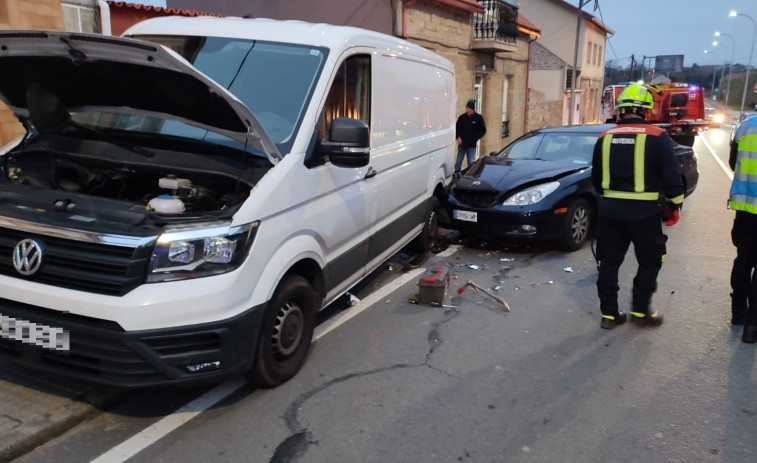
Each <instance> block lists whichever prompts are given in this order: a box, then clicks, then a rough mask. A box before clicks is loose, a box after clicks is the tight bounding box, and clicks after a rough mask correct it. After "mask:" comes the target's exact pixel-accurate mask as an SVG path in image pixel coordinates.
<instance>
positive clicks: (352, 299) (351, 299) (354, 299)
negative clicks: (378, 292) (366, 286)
mask: <svg viewBox="0 0 757 463" xmlns="http://www.w3.org/2000/svg"><path fill="white" fill-rule="evenodd" d="M347 297H349V304H350V306H355V305H357V304H358V303H359V302H360V299H358V298H357V297H355V295H354V294H352V293H347Z"/></svg>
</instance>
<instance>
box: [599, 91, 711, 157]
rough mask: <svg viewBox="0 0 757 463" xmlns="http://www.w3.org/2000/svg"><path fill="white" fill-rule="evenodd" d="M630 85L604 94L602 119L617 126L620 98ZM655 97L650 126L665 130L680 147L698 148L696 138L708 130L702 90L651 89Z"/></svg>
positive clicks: (649, 115) (650, 112)
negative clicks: (615, 123)
mask: <svg viewBox="0 0 757 463" xmlns="http://www.w3.org/2000/svg"><path fill="white" fill-rule="evenodd" d="M628 85H629V83H628V82H625V83H621V84H617V85H609V86H607V87H605V89H604V92H603V93H602V118H603V119H604V120H605V121H607V122H615V121H617V117H618V110H617V108H616V107H615V105H616V104H617V102H618V95H620V92H622V91H623V89H624V88H625V87H626V86H628ZM647 87H648V88H649V89H650V90H651V91H652V95H653V96H654V107H653V108H652V109H651V110H650V111H648V113H647V122H649V123H651V124H654V125H656V126H658V127H662V128H664V129H666V130H667V131H668V133H669V134H670V136H671V137H672V138H673V139H674V140H675V141H677V142H678V143H680V144H682V145H686V146H692V145H694V137H695V136H696V135H697V134H698V133H700V132H703V131H704V130H706V129H707V121H706V120H705V114H704V93H703V91H702V87H699V86H698V85H689V84H685V83H681V82H674V83H670V84H657V85H647Z"/></svg>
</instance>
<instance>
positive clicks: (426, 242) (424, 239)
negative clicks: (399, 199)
mask: <svg viewBox="0 0 757 463" xmlns="http://www.w3.org/2000/svg"><path fill="white" fill-rule="evenodd" d="M440 211H441V206H440V205H439V199H437V198H436V196H433V197H431V199H430V200H429V205H428V210H427V211H426V217H425V220H424V221H423V230H421V234H420V235H418V236H416V237H415V239H413V241H411V242H410V245H409V250H410V251H411V252H414V253H421V252H428V251H431V250H432V249H433V248H434V245H435V244H436V236H437V235H438V233H439V212H440Z"/></svg>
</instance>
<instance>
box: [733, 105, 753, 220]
mask: <svg viewBox="0 0 757 463" xmlns="http://www.w3.org/2000/svg"><path fill="white" fill-rule="evenodd" d="M728 204H729V205H730V207H731V209H734V210H737V211H746V212H750V213H752V214H757V119H756V120H755V124H754V126H752V124H750V126H749V127H747V132H746V134H745V135H744V136H742V137H741V139H740V140H739V144H738V154H737V158H736V169H735V170H734V172H733V182H732V183H731V195H730V198H729V200H728Z"/></svg>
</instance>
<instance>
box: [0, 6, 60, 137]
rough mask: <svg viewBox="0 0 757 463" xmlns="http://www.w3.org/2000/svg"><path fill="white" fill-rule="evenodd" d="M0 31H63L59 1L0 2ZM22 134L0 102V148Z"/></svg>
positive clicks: (16, 123)
mask: <svg viewBox="0 0 757 463" xmlns="http://www.w3.org/2000/svg"><path fill="white" fill-rule="evenodd" d="M0 29H2V30H7V29H38V30H39V29H47V30H51V29H52V30H63V14H62V10H61V3H60V0H0ZM0 72H1V71H0ZM23 133H24V128H23V127H22V126H21V124H19V123H18V120H17V119H16V118H15V117H14V116H13V113H12V112H11V111H10V110H9V109H8V108H7V107H6V106H5V105H4V104H3V103H2V102H0V146H2V145H5V144H6V143H8V142H10V141H11V140H13V139H14V138H16V137H17V136H19V135H22V134H23Z"/></svg>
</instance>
